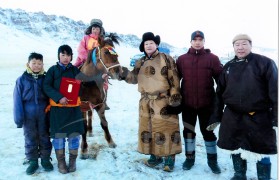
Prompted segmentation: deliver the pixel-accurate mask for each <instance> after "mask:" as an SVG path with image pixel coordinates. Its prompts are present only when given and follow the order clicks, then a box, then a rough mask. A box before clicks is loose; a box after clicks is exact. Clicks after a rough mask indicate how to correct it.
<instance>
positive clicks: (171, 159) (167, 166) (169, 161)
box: [163, 155, 175, 172]
mask: <svg viewBox="0 0 280 180" xmlns="http://www.w3.org/2000/svg"><path fill="white" fill-rule="evenodd" d="M174 164H175V155H170V156H167V157H165V159H164V167H163V170H164V171H167V172H172V171H173V169H174Z"/></svg>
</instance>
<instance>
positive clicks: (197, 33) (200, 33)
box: [191, 30, 204, 40]
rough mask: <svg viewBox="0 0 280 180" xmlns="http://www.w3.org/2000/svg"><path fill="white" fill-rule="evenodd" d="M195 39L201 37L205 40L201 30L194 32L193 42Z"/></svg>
mask: <svg viewBox="0 0 280 180" xmlns="http://www.w3.org/2000/svg"><path fill="white" fill-rule="evenodd" d="M195 37H201V38H202V39H204V33H203V32H201V31H199V30H197V31H194V32H193V33H192V35H191V40H194V38H195Z"/></svg>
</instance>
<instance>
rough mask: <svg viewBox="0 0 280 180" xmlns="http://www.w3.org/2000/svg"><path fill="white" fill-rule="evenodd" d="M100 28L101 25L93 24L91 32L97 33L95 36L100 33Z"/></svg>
mask: <svg viewBox="0 0 280 180" xmlns="http://www.w3.org/2000/svg"><path fill="white" fill-rule="evenodd" d="M100 31H101V30H100V28H99V27H96V26H95V27H94V26H92V28H91V34H93V35H95V36H99V35H100Z"/></svg>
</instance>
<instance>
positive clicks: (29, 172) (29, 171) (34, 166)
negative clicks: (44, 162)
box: [26, 159, 39, 175]
mask: <svg viewBox="0 0 280 180" xmlns="http://www.w3.org/2000/svg"><path fill="white" fill-rule="evenodd" d="M38 168H39V165H38V159H36V160H30V161H29V166H28V168H27V169H26V174H27V175H32V174H34V173H35V172H36V170H37V169H38Z"/></svg>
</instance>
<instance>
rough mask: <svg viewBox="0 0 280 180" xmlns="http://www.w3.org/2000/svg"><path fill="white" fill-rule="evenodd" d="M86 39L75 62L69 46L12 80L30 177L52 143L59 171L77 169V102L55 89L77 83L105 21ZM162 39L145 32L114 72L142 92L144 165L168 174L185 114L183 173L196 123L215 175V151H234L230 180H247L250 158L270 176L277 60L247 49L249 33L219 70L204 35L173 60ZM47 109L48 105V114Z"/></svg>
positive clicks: (46, 159)
mask: <svg viewBox="0 0 280 180" xmlns="http://www.w3.org/2000/svg"><path fill="white" fill-rule="evenodd" d="M85 34H86V35H85V36H84V38H83V39H82V41H81V43H80V45H79V47H78V58H77V61H76V63H75V64H74V65H72V64H71V60H72V55H73V53H72V49H71V47H70V46H68V45H62V46H60V47H59V49H58V62H57V64H56V65H54V66H52V67H51V68H50V69H49V70H48V72H47V73H45V71H44V69H43V56H42V55H41V54H38V53H31V54H30V56H29V58H28V63H27V69H26V71H25V72H24V74H23V75H22V76H20V77H19V78H18V79H17V81H16V86H15V91H14V120H15V123H16V124H17V127H19V128H20V127H23V129H24V136H25V155H26V158H27V159H28V160H29V166H28V168H27V170H26V173H27V174H34V173H35V171H36V170H37V169H38V158H41V165H42V167H43V168H44V169H45V170H46V171H51V170H53V166H52V164H51V162H50V154H51V150H52V146H53V147H54V149H55V153H56V157H57V161H58V168H59V172H60V173H63V174H65V173H68V172H74V171H75V170H76V158H77V154H78V147H79V139H80V134H82V133H83V132H84V127H83V122H82V121H81V118H82V115H81V110H80V107H79V102H78V103H77V104H75V105H69V104H68V101H67V98H65V97H63V96H62V95H61V94H60V93H59V88H60V87H59V86H60V82H61V78H62V77H70V78H75V76H76V75H77V74H78V73H79V68H78V67H79V66H81V64H83V62H84V61H85V59H86V58H87V52H88V51H89V50H91V49H93V48H95V47H97V46H98V42H99V41H98V38H104V35H105V30H104V28H103V27H102V21H101V20H99V19H93V20H92V21H91V23H90V26H89V27H88V28H87V30H86V33H85ZM160 41H161V40H160V36H159V35H154V34H153V33H152V32H146V33H144V34H143V36H142V42H141V43H140V46H139V49H140V51H141V52H144V54H145V56H144V57H142V58H141V59H139V60H138V61H136V64H135V66H134V69H133V70H132V71H129V70H128V69H127V68H126V67H122V70H121V72H120V75H119V80H124V81H125V82H127V83H130V84H138V91H139V92H140V93H141V98H140V101H139V129H138V151H139V152H140V153H142V154H146V155H150V158H149V159H148V160H147V161H145V162H144V164H145V165H147V166H149V167H152V168H153V167H155V166H158V165H160V164H162V163H163V170H164V171H168V172H171V171H173V169H174V165H175V156H176V154H179V153H181V152H182V142H181V133H180V127H179V114H180V113H182V120H183V126H184V129H183V138H184V145H185V149H184V150H185V156H186V159H185V161H184V163H183V166H182V168H183V169H184V170H190V169H191V168H192V167H193V166H194V164H195V157H196V155H197V154H196V153H195V147H196V132H195V127H196V122H197V119H198V121H199V125H200V131H201V133H202V136H203V139H204V142H205V149H206V153H207V164H208V166H209V167H210V169H211V171H212V172H213V173H215V174H220V173H221V168H220V167H219V165H218V156H217V146H218V147H219V148H221V149H223V150H226V151H228V152H229V153H230V154H231V157H232V161H233V168H234V171H235V173H234V176H233V177H232V179H233V180H243V179H247V178H246V170H247V162H246V158H248V157H250V156H248V154H249V155H253V156H254V157H256V158H257V163H256V166H257V176H258V178H259V179H263V180H266V179H269V178H270V173H271V162H270V158H269V155H273V154H277V146H276V132H275V128H273V127H277V125H278V123H277V122H278V116H277V110H278V107H277V103H278V100H277V96H278V85H277V81H278V70H277V66H276V64H275V62H274V61H273V60H271V59H269V58H268V57H265V56H262V55H259V54H255V53H253V52H251V49H252V39H251V38H250V37H249V36H248V35H246V34H238V35H236V36H235V37H234V38H233V41H232V44H233V48H234V52H235V57H234V58H233V59H232V60H230V61H229V62H227V63H226V64H225V65H224V66H223V65H222V63H221V62H220V60H219V58H218V57H217V56H216V55H215V54H213V53H211V51H210V50H209V49H205V48H204V44H205V36H204V33H203V32H202V31H199V30H197V31H195V32H193V33H192V34H191V40H190V44H191V47H190V48H189V50H188V52H186V53H185V54H183V55H181V56H179V57H178V59H177V60H176V61H175V60H174V59H173V58H172V57H171V56H170V55H167V54H165V53H161V52H159V51H158V46H159V44H160ZM76 66H77V67H76ZM215 84H216V85H217V87H216V89H215ZM48 104H50V106H51V108H50V112H49V113H46V112H45V110H46V107H47V105H48ZM48 118H49V119H50V125H49V126H50V134H49V129H48V128H49V126H48V123H47V122H48ZM219 124H220V126H218V125H219ZM216 127H219V138H218V141H217V137H216V135H215V134H214V132H213V130H214V129H215V128H216ZM50 137H51V138H52V143H51V142H50ZM66 138H67V141H68V148H69V165H68V167H67V165H66V162H65V141H66Z"/></svg>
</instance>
